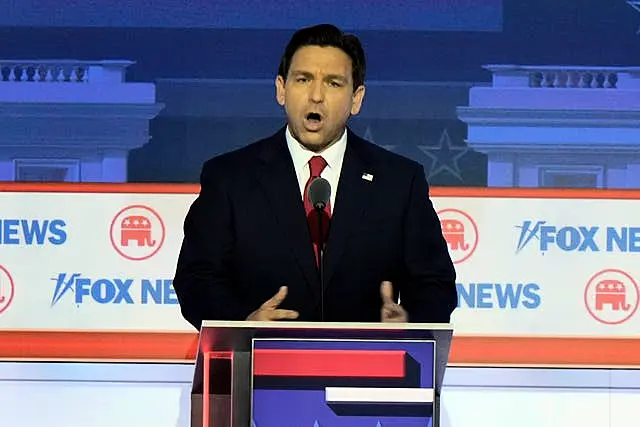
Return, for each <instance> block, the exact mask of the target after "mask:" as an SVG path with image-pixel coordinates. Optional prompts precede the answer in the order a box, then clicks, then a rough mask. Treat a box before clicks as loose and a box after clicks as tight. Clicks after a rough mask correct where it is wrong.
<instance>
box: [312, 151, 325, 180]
mask: <svg viewBox="0 0 640 427" xmlns="http://www.w3.org/2000/svg"><path fill="white" fill-rule="evenodd" d="M326 166H327V161H326V160H325V159H324V158H323V157H322V156H313V157H312V158H311V160H309V168H310V169H311V176H312V177H314V178H315V177H318V176H320V174H321V173H322V171H323V170H324V168H325V167H326Z"/></svg>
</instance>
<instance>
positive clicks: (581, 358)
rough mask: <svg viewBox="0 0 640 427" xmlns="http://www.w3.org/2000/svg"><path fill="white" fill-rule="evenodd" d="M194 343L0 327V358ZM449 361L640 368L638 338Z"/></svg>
mask: <svg viewBox="0 0 640 427" xmlns="http://www.w3.org/2000/svg"><path fill="white" fill-rule="evenodd" d="M197 344H198V337H197V335H196V334H193V333H188V332H186V333H171V332H168V333H166V332H64V331H60V332H58V331H52V332H45V331H0V359H1V360H16V359H17V360H79V361H104V360H106V361H133V362H149V361H156V362H167V363H169V362H188V363H191V362H193V360H194V359H195V355H196V351H197ZM449 363H450V365H456V366H469V365H474V366H575V367H594V366H597V367H607V366H608V367H640V339H637V338H562V337H559V338H553V337H464V336H457V337H455V338H454V339H453V343H452V346H451V354H450V357H449Z"/></svg>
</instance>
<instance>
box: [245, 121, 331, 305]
mask: <svg viewBox="0 0 640 427" xmlns="http://www.w3.org/2000/svg"><path fill="white" fill-rule="evenodd" d="M284 135H285V134H284V131H281V132H279V133H278V134H276V135H275V136H274V137H272V138H271V139H269V140H267V141H265V145H264V149H263V151H262V156H261V160H262V162H263V164H262V168H261V169H260V170H259V171H258V181H259V182H260V185H261V186H262V188H263V190H264V192H265V194H266V198H267V200H268V202H269V204H270V206H271V209H272V211H273V213H274V214H275V217H276V221H277V223H278V226H279V227H280V230H281V232H282V235H283V236H284V239H285V241H286V243H287V244H288V245H289V247H290V249H291V252H292V255H293V257H294V258H295V260H296V262H297V263H298V265H299V267H300V269H301V270H302V272H303V273H304V275H305V277H306V279H307V283H308V285H309V286H310V288H311V290H312V291H313V293H314V294H315V295H316V296H317V297H318V298H319V297H320V288H319V286H320V281H319V274H318V269H317V268H316V259H315V254H314V252H313V245H312V243H311V236H310V235H309V227H308V225H307V218H306V215H305V211H304V204H303V203H302V197H301V195H300V188H299V186H298V180H297V177H296V173H295V169H294V166H293V162H292V160H291V156H290V154H289V151H288V149H287V145H286V139H285V136H284ZM267 244H268V243H267Z"/></svg>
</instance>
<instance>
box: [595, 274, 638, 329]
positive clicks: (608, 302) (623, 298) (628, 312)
mask: <svg viewBox="0 0 640 427" xmlns="http://www.w3.org/2000/svg"><path fill="white" fill-rule="evenodd" d="M639 295H640V291H639V290H638V284H637V282H636V281H635V279H634V278H633V277H632V276H631V275H630V274H629V273H627V272H625V271H622V270H618V269H607V270H602V271H600V272H598V273H596V274H594V275H593V276H592V277H591V279H589V282H588V283H587V286H586V287H585V290H584V303H585V307H586V309H587V312H588V313H589V314H590V315H591V317H593V318H594V319H595V320H597V321H598V322H600V323H604V324H606V325H619V324H621V323H624V322H626V321H627V320H629V319H630V318H631V317H632V316H633V315H634V314H635V313H636V311H637V310H638V301H639V298H638V297H639Z"/></svg>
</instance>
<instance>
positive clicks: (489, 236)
mask: <svg viewBox="0 0 640 427" xmlns="http://www.w3.org/2000/svg"><path fill="white" fill-rule="evenodd" d="M319 22H332V23H335V24H336V25H338V26H340V27H342V28H344V29H345V30H347V31H349V32H355V33H356V34H357V35H358V36H360V38H361V39H362V41H363V43H364V47H365V51H366V54H367V59H368V69H367V86H368V88H367V95H366V97H365V104H364V107H363V110H362V112H361V114H360V115H358V116H356V117H354V118H353V120H352V122H351V126H352V128H353V129H354V131H356V132H357V133H359V134H360V135H361V136H363V137H365V138H368V139H369V140H370V141H372V142H373V143H375V144H378V145H380V146H383V147H385V148H386V149H388V150H391V151H394V152H397V153H399V154H402V155H405V156H408V157H410V158H412V159H414V160H416V161H418V162H420V163H421V164H423V165H424V168H425V173H426V176H427V177H428V180H429V182H430V184H431V186H432V197H433V202H434V206H435V207H436V210H437V211H438V214H439V216H440V219H441V223H442V225H443V231H444V233H445V238H446V239H447V242H448V244H449V249H450V253H451V255H452V258H453V260H454V262H455V265H456V270H457V273H458V280H457V288H458V293H459V303H458V309H457V310H456V312H455V314H454V318H453V323H454V326H455V329H456V332H455V338H454V344H453V347H452V352H451V360H450V362H451V363H450V368H449V370H448V372H447V375H446V378H445V388H444V395H443V405H444V408H443V409H444V420H443V422H444V425H446V426H451V427H460V426H466V425H481V426H484V425H487V426H492V427H494V426H511V425H514V424H518V425H521V426H525V427H528V426H532V427H533V426H536V427H538V426H545V427H546V426H556V425H557V426H564V425H608V426H611V427H622V426H625V427H626V426H633V425H635V424H634V417H633V414H634V413H635V408H637V406H638V404H640V370H638V369H637V368H638V367H639V366H640V356H638V355H639V354H640V340H639V339H638V338H639V337H640V323H639V321H640V318H639V317H638V313H637V309H638V305H639V304H640V290H639V288H638V283H640V282H639V281H640V267H639V266H640V262H639V258H638V257H639V256H640V220H638V218H640V208H639V207H638V206H639V205H638V202H637V200H638V198H640V126H639V125H638V123H640V68H638V65H640V61H639V60H638V59H637V58H639V57H640V55H639V54H640V32H639V30H640V2H633V1H625V0H606V1H605V0H602V1H596V0H581V1H578V0H565V1H551V0H538V1H524V0H476V1H472V0H448V1H444V0H407V1H403V2H401V3H400V2H399V3H397V4H391V3H380V2H364V1H359V0H352V1H342V2H338V1H335V0H327V1H323V2H318V3H309V2H300V1H294V0H288V1H278V2H276V1H272V0H262V1H261V2H258V1H253V0H238V1H189V2H187V1H171V0H145V1H142V0H131V1H123V0H117V1H111V2H87V3H82V4H80V3H77V2H65V1H62V0H49V1H45V0H32V1H29V2H26V1H24V2H22V1H20V2H18V1H8V0H5V1H2V0H0V40H2V43H1V44H0V359H2V363H0V424H2V425H11V426H18V427H26V426H36V425H43V424H45V423H46V424H47V425H51V426H75V425H86V423H87V420H91V424H92V425H94V426H103V425H104V426H111V425H119V426H141V425H143V426H146V425H154V426H172V427H173V426H179V427H183V426H186V425H188V414H189V402H188V398H189V382H190V380H191V374H192V360H193V351H194V348H195V347H194V345H195V341H194V340H195V339H196V336H195V334H194V331H193V330H192V328H191V327H190V325H188V324H187V323H186V322H185V321H184V320H183V319H182V317H181V316H180V313H179V307H178V305H177V299H176V297H175V292H174V291H173V288H172V284H171V279H172V276H173V272H174V269H175V262H176V258H177V252H178V249H179V244H180V241H181V238H182V221H183V219H184V215H185V213H186V210H187V209H188V206H189V204H190V203H191V201H192V200H193V199H194V197H195V196H196V194H197V192H198V185H197V181H198V177H199V173H200V168H201V166H202V163H203V162H204V161H206V160H207V159H208V158H210V157H212V156H214V155H217V154H220V153H224V152H227V151H229V150H232V149H235V148H239V147H241V146H243V145H246V144H248V143H250V142H251V141H253V140H255V139H257V138H261V137H263V136H266V135H269V134H271V133H273V132H275V131H276V130H278V129H279V128H280V127H281V126H282V125H283V123H284V122H283V120H284V115H283V112H282V110H281V108H280V107H279V106H278V105H277V103H276V102H275V89H274V79H275V73H276V70H277V67H278V62H279V59H280V55H281V53H282V50H283V48H284V45H285V44H286V42H287V41H288V39H289V37H290V36H291V34H292V32H293V31H294V30H295V29H297V28H299V27H301V26H305V25H311V24H315V23H319ZM89 395H90V396H93V398H91V399H88V398H87V396H89ZM24 396H29V401H26V400H24ZM70 402H74V403H73V404H71V403H70ZM80 402H82V404H80ZM76 403H77V404H76ZM34 407H38V408H42V410H41V411H34V410H33V408H34ZM62 408H64V410H63V409H62ZM96 414H99V415H100V416H96ZM308 415H309V414H308ZM296 416H299V417H303V418H296V423H297V424H296V425H298V424H300V423H302V424H305V425H306V424H308V425H309V427H312V426H315V425H319V426H324V425H330V423H329V424H327V420H323V419H311V418H313V417H311V415H309V417H311V418H309V419H304V416H305V414H298V415H296ZM478 417H479V418H478ZM292 422H293V421H292ZM375 425H376V423H373V424H372V426H371V427H374V426H375ZM380 425H381V426H385V425H388V424H385V420H382V421H380ZM257 427H262V426H260V425H258V426H257Z"/></svg>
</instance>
